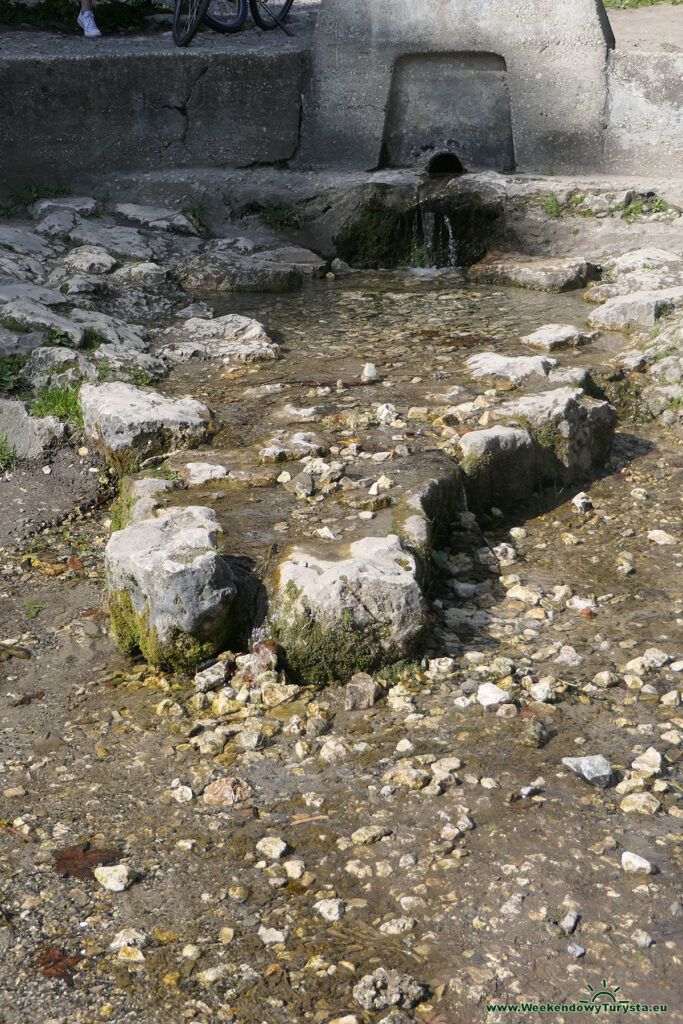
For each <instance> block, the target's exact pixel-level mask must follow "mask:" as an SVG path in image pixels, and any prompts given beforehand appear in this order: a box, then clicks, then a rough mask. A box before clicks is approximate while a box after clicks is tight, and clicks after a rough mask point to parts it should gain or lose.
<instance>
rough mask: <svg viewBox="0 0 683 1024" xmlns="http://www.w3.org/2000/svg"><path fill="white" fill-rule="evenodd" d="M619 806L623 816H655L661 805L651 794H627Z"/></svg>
mask: <svg viewBox="0 0 683 1024" xmlns="http://www.w3.org/2000/svg"><path fill="white" fill-rule="evenodd" d="M619 806H620V807H621V809H622V811H623V812H624V814H656V813H657V811H658V810H659V809H660V807H661V806H662V805H661V803H660V801H659V800H658V799H657V797H656V796H653V795H652V793H629V795H628V796H625V797H624V799H623V800H622V801H621V803H620V804H619Z"/></svg>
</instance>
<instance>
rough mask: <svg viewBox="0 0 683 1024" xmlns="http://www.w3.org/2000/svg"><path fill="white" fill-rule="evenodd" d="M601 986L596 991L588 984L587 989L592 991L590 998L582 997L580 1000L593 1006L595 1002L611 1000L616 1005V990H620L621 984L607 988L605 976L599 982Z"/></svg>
mask: <svg viewBox="0 0 683 1024" xmlns="http://www.w3.org/2000/svg"><path fill="white" fill-rule="evenodd" d="M600 984H601V985H602V988H601V989H599V990H598V991H597V992H596V991H595V989H594V988H593V986H592V985H588V986H587V987H588V991H589V992H592V993H593V997H592V999H582V1000H581V1002H582V1003H585V1004H586V1005H587V1006H595V1004H596V1003H597V1002H600V1003H604V1002H609V1001H611V1002H612V1003H614V1004H615V1005H616V1003H617V1001H618V1000H617V992H621V985H615V986H614V988H607V978H603V979H602V981H601V982H600Z"/></svg>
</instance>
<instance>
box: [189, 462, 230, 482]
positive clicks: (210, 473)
mask: <svg viewBox="0 0 683 1024" xmlns="http://www.w3.org/2000/svg"><path fill="white" fill-rule="evenodd" d="M178 476H180V478H181V479H182V481H183V482H184V483H185V484H186V485H187V486H188V487H200V486H201V485H202V484H207V483H210V482H211V481H213V480H225V479H226V478H227V477H229V476H230V470H229V469H227V467H226V466H219V465H217V464H216V463H214V462H186V463H185V465H184V466H183V468H182V469H181V470H180V471H179V473H178Z"/></svg>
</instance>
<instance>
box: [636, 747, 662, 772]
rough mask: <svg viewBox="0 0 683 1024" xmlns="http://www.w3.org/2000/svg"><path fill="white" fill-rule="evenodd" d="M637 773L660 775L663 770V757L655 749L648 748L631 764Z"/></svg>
mask: <svg viewBox="0 0 683 1024" xmlns="http://www.w3.org/2000/svg"><path fill="white" fill-rule="evenodd" d="M631 768H633V770H634V771H636V772H643V773H645V774H647V775H659V773H660V772H661V770H662V755H661V754H660V753H659V751H657V750H655V748H654V747H648V748H647V750H646V751H645V752H644V753H642V754H640V755H639V756H638V757H636V759H635V760H634V761H633V763H632V764H631Z"/></svg>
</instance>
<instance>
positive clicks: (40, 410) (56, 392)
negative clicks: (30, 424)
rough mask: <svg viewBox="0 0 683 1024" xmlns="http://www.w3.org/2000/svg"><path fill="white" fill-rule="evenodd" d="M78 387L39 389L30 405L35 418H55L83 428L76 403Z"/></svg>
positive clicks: (79, 410)
mask: <svg viewBox="0 0 683 1024" xmlns="http://www.w3.org/2000/svg"><path fill="white" fill-rule="evenodd" d="M79 390H80V387H79V385H71V386H66V387H47V388H41V389H40V391H39V392H38V394H37V395H36V397H35V399H34V400H33V402H32V403H31V412H32V413H33V414H34V415H35V416H56V417H57V418H58V419H60V420H62V421H63V422H64V423H74V424H76V426H78V427H82V426H83V412H82V411H81V406H80V402H79V401H78V392H79Z"/></svg>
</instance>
